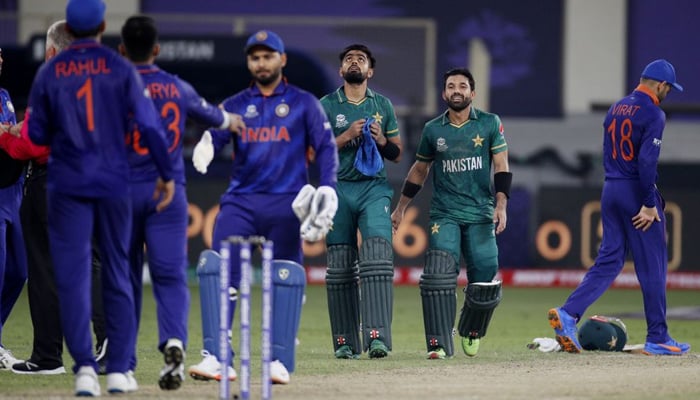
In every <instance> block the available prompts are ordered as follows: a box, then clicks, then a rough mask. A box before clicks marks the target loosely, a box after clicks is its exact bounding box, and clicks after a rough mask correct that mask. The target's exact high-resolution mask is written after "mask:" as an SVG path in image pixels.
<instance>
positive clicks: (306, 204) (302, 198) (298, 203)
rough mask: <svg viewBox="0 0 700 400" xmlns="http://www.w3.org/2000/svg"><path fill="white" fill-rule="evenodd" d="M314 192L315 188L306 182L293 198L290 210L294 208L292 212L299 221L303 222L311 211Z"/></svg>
mask: <svg viewBox="0 0 700 400" xmlns="http://www.w3.org/2000/svg"><path fill="white" fill-rule="evenodd" d="M314 193H316V188H315V187H313V186H311V185H309V184H306V185H304V187H302V188H301V190H300V191H299V193H298V194H297V197H295V198H294V201H293V202H292V210H294V214H296V216H297V218H299V222H302V223H303V222H304V220H305V219H306V217H307V216H308V215H309V213H310V212H311V201H312V200H313V198H314Z"/></svg>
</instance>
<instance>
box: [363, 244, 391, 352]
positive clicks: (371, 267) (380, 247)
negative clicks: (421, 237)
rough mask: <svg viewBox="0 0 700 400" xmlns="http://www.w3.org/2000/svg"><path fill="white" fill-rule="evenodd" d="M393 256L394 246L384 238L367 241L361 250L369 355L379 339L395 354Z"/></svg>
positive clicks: (364, 337) (364, 321)
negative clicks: (392, 342) (393, 341)
mask: <svg viewBox="0 0 700 400" xmlns="http://www.w3.org/2000/svg"><path fill="white" fill-rule="evenodd" d="M393 254H394V253H393V249H392V247H391V244H390V243H389V242H388V241H387V240H386V239H384V238H381V237H373V238H368V239H365V240H364V241H363V242H362V246H361V247H360V262H359V269H360V313H361V318H362V339H363V341H364V350H365V351H367V350H368V349H369V345H370V343H372V341H373V340H375V339H380V340H381V341H382V342H384V344H385V345H386V347H388V348H389V350H391V320H392V317H393V306H394V261H393Z"/></svg>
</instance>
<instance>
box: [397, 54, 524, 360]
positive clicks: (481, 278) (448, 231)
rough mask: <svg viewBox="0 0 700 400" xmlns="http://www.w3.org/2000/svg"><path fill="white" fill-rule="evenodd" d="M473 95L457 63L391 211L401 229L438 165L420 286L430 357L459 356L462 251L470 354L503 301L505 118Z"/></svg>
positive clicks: (507, 180) (464, 332)
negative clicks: (442, 107) (442, 106)
mask: <svg viewBox="0 0 700 400" xmlns="http://www.w3.org/2000/svg"><path fill="white" fill-rule="evenodd" d="M475 94H476V92H475V91H474V77H473V76H472V74H471V72H469V70H467V69H462V68H457V69H452V70H450V71H447V72H446V73H445V75H444V85H443V91H442V98H443V99H444V100H445V101H446V102H447V106H448V109H447V111H446V112H445V113H443V114H442V115H440V116H438V117H437V118H435V119H433V120H431V121H428V122H427V123H426V124H425V127H424V128H423V134H422V136H421V139H420V143H419V144H418V150H417V153H416V162H415V163H414V164H413V166H412V167H411V169H410V170H409V172H408V176H407V177H406V180H405V181H404V186H403V189H402V191H401V198H400V199H399V203H398V204H397V206H396V209H395V210H394V212H393V213H392V215H391V218H392V223H393V226H394V229H396V228H398V226H399V224H400V223H401V220H402V219H403V214H404V212H405V210H406V207H407V206H408V204H409V202H410V201H411V199H412V198H413V197H414V196H415V195H416V194H417V193H418V191H419V190H420V189H421V187H422V185H423V183H424V182H425V179H426V177H427V176H428V171H430V168H431V166H434V168H433V169H432V170H433V186H434V188H435V194H434V195H433V199H432V202H431V204H430V245H429V249H428V252H427V253H426V256H425V268H424V270H423V274H422V275H421V279H420V283H419V285H420V289H421V298H422V303H423V324H424V327H425V340H426V345H427V348H428V358H429V359H443V358H445V357H451V356H452V355H453V354H454V345H453V342H452V331H453V327H454V323H455V315H456V308H457V304H456V296H455V289H456V287H457V275H458V273H459V265H460V255H461V256H463V257H464V261H465V263H466V265H467V279H468V281H469V283H468V285H467V287H466V289H465V291H464V292H465V299H464V307H463V308H462V311H461V316H460V318H459V323H458V326H457V329H458V331H459V334H460V336H461V337H462V349H463V350H464V353H465V354H466V355H468V356H475V355H476V354H477V352H478V351H479V339H480V338H481V337H483V336H484V335H485V334H486V328H487V327H488V325H489V322H490V320H491V316H492V315H493V311H494V309H495V308H496V306H497V305H498V303H499V302H500V300H501V282H500V281H494V280H493V279H494V277H495V276H496V272H497V271H498V248H497V247H496V234H499V233H501V232H503V230H504V229H505V228H506V204H507V202H508V195H509V191H510V184H511V180H512V174H511V173H510V172H509V171H508V145H507V144H506V140H505V138H504V136H503V125H502V124H501V120H500V118H499V117H498V115H496V114H490V113H487V112H484V111H481V110H478V109H476V108H474V107H473V106H472V100H473V99H474V96H475ZM492 165H493V168H492ZM492 169H493V170H494V186H495V190H493V191H492V189H491V170H492ZM494 192H495V194H494Z"/></svg>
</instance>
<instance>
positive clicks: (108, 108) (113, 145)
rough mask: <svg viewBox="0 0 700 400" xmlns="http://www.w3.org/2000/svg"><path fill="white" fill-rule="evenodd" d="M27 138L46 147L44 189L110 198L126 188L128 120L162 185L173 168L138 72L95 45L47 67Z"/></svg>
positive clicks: (34, 97)
mask: <svg viewBox="0 0 700 400" xmlns="http://www.w3.org/2000/svg"><path fill="white" fill-rule="evenodd" d="M29 104H30V110H31V114H32V117H31V118H30V119H29V122H28V125H29V137H30V138H31V140H32V141H33V142H34V143H35V144H38V145H48V146H50V147H51V155H50V157H49V164H48V165H49V174H48V179H47V181H48V183H47V185H48V189H49V190H52V191H57V192H64V193H69V194H72V195H81V196H86V197H91V198H101V197H110V196H112V195H113V194H114V193H115V189H118V188H125V187H127V185H128V183H129V170H130V169H129V164H128V159H127V146H126V140H127V134H128V132H129V131H130V129H129V127H130V121H131V119H132V118H133V120H134V121H136V123H137V124H138V126H139V129H140V131H141V135H142V139H143V141H144V142H145V143H146V144H145V147H148V148H149V149H150V153H151V155H152V156H153V159H154V161H155V163H156V165H157V167H158V172H159V174H160V176H161V177H163V179H164V180H169V179H171V177H172V176H171V175H172V166H171V163H170V159H169V157H168V154H167V146H166V143H165V138H164V135H163V132H162V129H161V127H160V121H159V119H158V118H157V115H156V111H155V108H154V107H153V102H152V101H151V99H150V98H149V97H148V95H147V92H146V91H145V89H144V86H143V82H142V81H141V78H140V77H139V74H138V73H137V72H136V69H135V68H134V67H133V65H131V63H129V62H128V61H127V60H126V59H124V58H123V57H122V56H120V55H119V54H117V53H116V52H115V51H113V50H111V49H109V48H107V47H104V46H102V45H100V44H99V43H98V42H97V41H95V40H93V39H79V40H75V41H74V42H73V43H72V44H71V45H70V46H69V47H68V48H67V49H65V50H64V51H62V52H60V53H59V54H58V55H57V56H55V57H53V58H52V59H51V60H49V61H47V62H45V63H44V64H43V65H42V66H41V67H40V69H39V71H38V72H37V75H36V77H35V79H34V84H33V86H32V90H31V93H30V96H29Z"/></svg>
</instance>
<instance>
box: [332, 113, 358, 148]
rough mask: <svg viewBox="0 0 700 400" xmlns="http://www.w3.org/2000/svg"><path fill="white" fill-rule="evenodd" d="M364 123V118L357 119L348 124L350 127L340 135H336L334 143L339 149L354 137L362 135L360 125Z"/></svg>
mask: <svg viewBox="0 0 700 400" xmlns="http://www.w3.org/2000/svg"><path fill="white" fill-rule="evenodd" d="M364 124H365V119H358V120H357V121H355V122H353V123H352V124H350V127H349V128H348V129H347V130H346V131H345V132H343V133H341V134H340V135H338V136H336V138H335V144H336V146H338V148H339V149H342V148H343V147H345V145H347V144H348V143H350V142H352V141H353V140H354V139H355V138H358V137H360V136H361V135H362V126H363V125H364Z"/></svg>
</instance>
